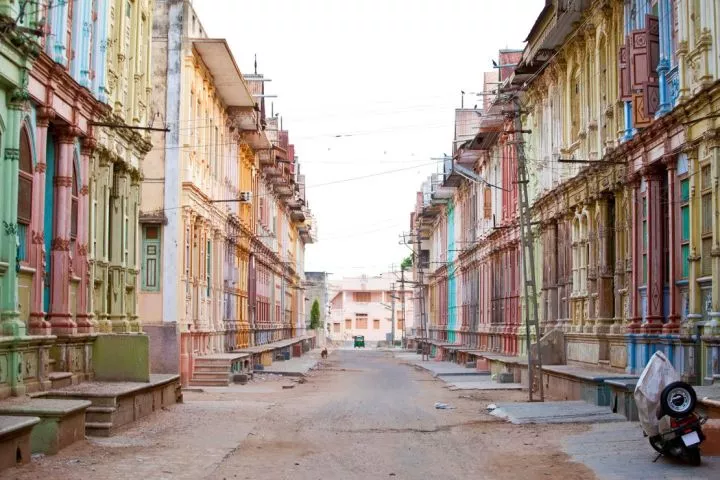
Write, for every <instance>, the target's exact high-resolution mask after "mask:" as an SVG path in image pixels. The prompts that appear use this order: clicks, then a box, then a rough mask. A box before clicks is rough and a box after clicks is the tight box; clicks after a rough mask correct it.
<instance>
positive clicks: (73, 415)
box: [0, 398, 90, 455]
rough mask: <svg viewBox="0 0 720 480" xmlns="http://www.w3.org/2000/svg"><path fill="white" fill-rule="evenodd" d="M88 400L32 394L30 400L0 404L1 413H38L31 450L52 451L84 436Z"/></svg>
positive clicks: (39, 451) (30, 415)
mask: <svg viewBox="0 0 720 480" xmlns="http://www.w3.org/2000/svg"><path fill="white" fill-rule="evenodd" d="M89 406H90V402H89V401H87V400H56V399H51V398H33V399H31V400H29V401H23V402H17V403H8V404H0V415H12V416H22V417H31V418H34V417H39V418H40V423H39V424H38V425H36V426H35V427H34V428H33V429H32V433H31V434H30V448H31V451H32V453H45V454H49V455H52V454H55V453H57V452H59V451H60V450H61V449H63V448H65V447H67V446H68V445H71V444H72V443H74V442H76V441H78V440H81V439H83V438H85V412H86V410H87V408H88V407H89Z"/></svg>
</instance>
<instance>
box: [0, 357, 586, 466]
mask: <svg viewBox="0 0 720 480" xmlns="http://www.w3.org/2000/svg"><path fill="white" fill-rule="evenodd" d="M289 385H293V388H287V389H285V388H283V386H289ZM525 399H526V395H525V394H524V393H522V392H512V391H509V392H508V391H488V392H478V393H470V392H451V391H449V390H448V389H447V388H445V387H444V384H443V382H441V381H439V380H435V379H433V378H432V377H431V376H430V375H429V374H428V373H427V372H423V371H419V370H417V369H416V368H415V367H412V366H409V365H406V364H403V363H402V362H401V361H397V360H395V359H393V358H392V357H391V354H389V353H383V352H371V351H336V352H334V353H333V354H331V356H330V358H329V359H328V360H326V361H324V362H322V363H321V365H320V367H319V369H318V370H316V371H313V372H312V373H311V374H310V375H309V376H308V377H307V382H306V383H303V384H299V383H296V382H294V381H292V380H290V379H286V378H281V377H274V376H268V377H266V378H265V379H258V380H256V381H254V382H252V383H251V384H248V385H245V386H232V387H229V388H227V389H212V391H203V392H194V391H192V392H185V403H184V404H181V405H176V406H173V407H171V408H169V409H168V410H166V411H163V412H159V413H158V414H156V415H153V416H151V417H149V418H146V419H143V420H141V421H140V422H137V423H136V424H134V425H132V426H130V427H129V428H127V429H125V430H123V431H120V432H119V433H118V434H117V435H115V436H114V437H111V438H108V439H90V440H86V441H82V442H78V443H76V444H74V445H72V446H71V447H69V448H67V449H65V450H63V451H62V452H60V453H59V454H58V455H55V456H52V457H41V458H35V459H34V460H33V462H32V464H31V465H28V466H25V467H22V468H16V469H10V470H6V471H5V472H3V473H2V474H0V477H1V478H14V479H18V480H25V479H55V478H57V479H68V480H70V479H97V478H112V479H142V480H146V479H201V478H206V479H234V478H239V479H256V478H263V479H293V480H300V479H355V478H357V479H371V478H394V479H395V478H396V479H401V478H405V479H415V478H423V479H435V478H442V479H454V478H458V479H460V478H488V479H532V478H563V479H592V478H595V476H594V474H593V473H592V472H591V471H590V470H589V469H588V468H587V467H585V466H584V465H582V464H579V463H574V462H572V461H571V460H570V458H569V457H568V456H567V455H566V454H564V453H562V441H563V438H565V437H567V436H568V435H576V434H579V433H582V432H584V431H586V430H587V429H588V427H587V426H578V425H553V426H547V425H545V426H542V425H540V426H534V425H527V426H515V425H510V424H507V423H504V422H501V421H499V420H498V419H496V418H494V417H492V416H490V415H489V414H488V413H487V412H486V411H485V407H486V406H487V404H488V403H494V402H501V401H505V402H507V401H524V400H525ZM435 402H445V403H448V404H450V405H451V406H452V407H454V408H453V409H449V410H439V409H436V408H435V407H434V404H435Z"/></svg>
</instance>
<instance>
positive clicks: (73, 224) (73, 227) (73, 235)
mask: <svg viewBox="0 0 720 480" xmlns="http://www.w3.org/2000/svg"><path fill="white" fill-rule="evenodd" d="M76 159H77V158H76ZM79 181H80V179H79V178H78V172H77V162H75V161H74V162H73V176H72V196H71V198H72V200H71V203H70V239H71V240H76V239H77V233H78V182H79Z"/></svg>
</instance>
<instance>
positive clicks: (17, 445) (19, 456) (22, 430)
mask: <svg viewBox="0 0 720 480" xmlns="http://www.w3.org/2000/svg"><path fill="white" fill-rule="evenodd" d="M38 423H40V419H39V418H37V417H15V416H4V415H0V471H2V470H4V469H6V468H9V467H14V466H16V465H24V464H26V463H28V462H30V455H31V454H30V433H31V432H32V429H33V427H34V426H35V425H37V424H38Z"/></svg>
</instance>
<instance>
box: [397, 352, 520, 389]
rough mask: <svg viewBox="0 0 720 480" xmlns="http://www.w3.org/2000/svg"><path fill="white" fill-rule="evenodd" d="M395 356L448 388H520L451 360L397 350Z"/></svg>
mask: <svg viewBox="0 0 720 480" xmlns="http://www.w3.org/2000/svg"><path fill="white" fill-rule="evenodd" d="M395 358H397V359H400V360H403V361H405V362H407V363H408V364H410V365H414V366H415V367H419V368H422V369H424V370H427V371H428V372H430V373H431V374H432V376H433V377H435V378H438V379H440V380H442V381H443V382H445V384H446V385H447V387H448V389H449V390H522V388H523V386H522V385H521V384H519V383H497V382H495V381H493V379H492V376H491V375H490V374H489V373H486V372H479V371H478V370H476V369H474V368H467V367H464V366H462V365H458V364H456V363H453V362H438V361H435V360H425V361H423V360H422V356H421V355H419V354H417V353H414V352H398V353H396V354H395Z"/></svg>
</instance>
